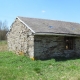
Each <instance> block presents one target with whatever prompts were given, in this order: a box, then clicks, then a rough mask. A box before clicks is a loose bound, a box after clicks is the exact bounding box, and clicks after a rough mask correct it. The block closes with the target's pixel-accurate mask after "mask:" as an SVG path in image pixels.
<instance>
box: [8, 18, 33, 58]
mask: <svg viewBox="0 0 80 80" xmlns="http://www.w3.org/2000/svg"><path fill="white" fill-rule="evenodd" d="M7 41H8V49H9V51H13V52H16V53H17V54H25V55H29V56H30V57H34V54H33V53H34V36H33V33H32V32H31V31H30V30H29V29H28V28H27V27H26V26H25V25H24V24H22V22H20V21H19V20H18V19H16V20H15V22H14V23H13V24H12V26H11V29H10V32H9V33H8V34H7Z"/></svg>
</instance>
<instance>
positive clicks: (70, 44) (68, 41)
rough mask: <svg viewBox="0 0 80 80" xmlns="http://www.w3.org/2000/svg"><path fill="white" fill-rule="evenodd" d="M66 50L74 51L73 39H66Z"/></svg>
mask: <svg viewBox="0 0 80 80" xmlns="http://www.w3.org/2000/svg"><path fill="white" fill-rule="evenodd" d="M64 40H65V49H66V50H73V37H65V39H64Z"/></svg>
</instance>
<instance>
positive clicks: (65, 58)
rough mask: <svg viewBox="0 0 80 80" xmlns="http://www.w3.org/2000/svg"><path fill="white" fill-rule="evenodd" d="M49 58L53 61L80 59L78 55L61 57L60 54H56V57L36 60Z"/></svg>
mask: <svg viewBox="0 0 80 80" xmlns="http://www.w3.org/2000/svg"><path fill="white" fill-rule="evenodd" d="M51 59H54V60H55V61H67V60H76V59H80V57H78V56H75V57H61V56H58V57H52V58H46V59H38V60H41V61H45V60H51Z"/></svg>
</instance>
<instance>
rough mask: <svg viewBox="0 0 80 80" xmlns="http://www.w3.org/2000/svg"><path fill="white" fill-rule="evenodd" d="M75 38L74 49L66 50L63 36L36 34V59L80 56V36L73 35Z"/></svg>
mask: <svg viewBox="0 0 80 80" xmlns="http://www.w3.org/2000/svg"><path fill="white" fill-rule="evenodd" d="M73 39H74V43H73V50H65V42H64V37H63V36H50V35H49V36H47V35H45V36H35V37H34V56H35V58H36V59H48V58H53V57H66V58H69V57H80V38H79V37H73Z"/></svg>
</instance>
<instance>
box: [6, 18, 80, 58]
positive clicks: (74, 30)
mask: <svg viewBox="0 0 80 80" xmlns="http://www.w3.org/2000/svg"><path fill="white" fill-rule="evenodd" d="M7 42H8V49H9V51H13V52H15V53H17V54H24V55H26V56H29V57H30V58H35V59H48V58H53V57H59V56H60V57H62V56H64V57H74V56H80V24H78V23H72V22H65V21H57V20H46V19H37V18H27V17H17V18H16V19H15V21H14V22H13V24H12V25H11V29H10V31H9V32H8V34H7Z"/></svg>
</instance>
